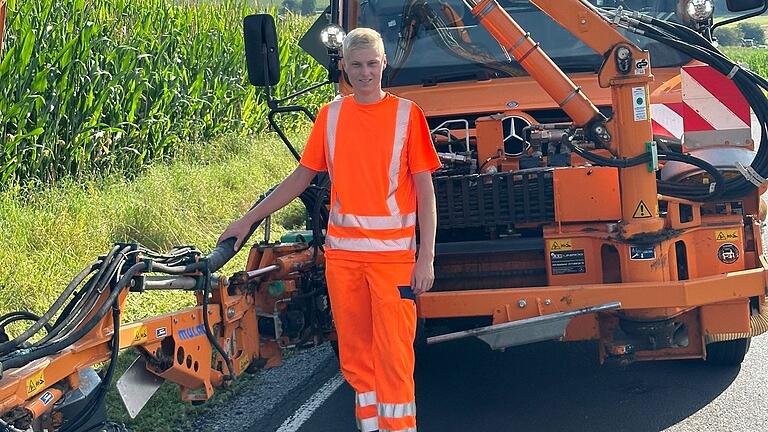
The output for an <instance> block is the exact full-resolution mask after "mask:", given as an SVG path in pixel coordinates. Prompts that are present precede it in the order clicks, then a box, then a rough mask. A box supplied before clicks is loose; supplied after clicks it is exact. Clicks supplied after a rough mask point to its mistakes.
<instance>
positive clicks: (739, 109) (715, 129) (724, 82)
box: [651, 65, 754, 149]
mask: <svg viewBox="0 0 768 432" xmlns="http://www.w3.org/2000/svg"><path fill="white" fill-rule="evenodd" d="M681 78H682V102H678V103H666V104H652V105H651V117H652V119H653V133H654V134H655V135H661V136H667V137H674V138H678V139H682V141H683V144H684V146H685V148H686V149H695V148H702V147H712V146H723V145H728V146H738V147H748V148H751V149H752V148H754V143H753V141H752V136H751V112H750V108H749V104H748V103H747V100H746V99H744V96H742V95H741V93H740V92H739V90H738V88H736V85H735V84H734V83H733V82H732V81H731V80H730V79H728V77H726V76H724V75H723V74H721V73H720V72H718V71H716V70H715V69H713V68H711V67H709V66H707V65H697V66H685V67H683V68H682V70H681Z"/></svg>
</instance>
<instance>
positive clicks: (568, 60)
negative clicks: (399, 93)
mask: <svg viewBox="0 0 768 432" xmlns="http://www.w3.org/2000/svg"><path fill="white" fill-rule="evenodd" d="M590 2H591V3H592V4H594V5H596V6H599V7H603V8H616V7H619V6H622V7H624V8H625V9H631V10H638V11H641V12H643V13H645V14H648V15H652V16H654V17H656V18H660V19H664V20H670V21H677V22H680V20H679V19H678V17H677V15H676V14H675V6H676V4H677V2H676V1H675V0H590ZM499 4H501V5H502V7H504V9H505V10H506V11H507V13H509V14H510V15H511V16H512V17H513V18H514V19H515V20H516V21H517V22H518V24H520V25H521V26H522V27H523V28H524V29H525V30H526V31H528V32H530V33H531V36H532V37H533V39H534V40H535V41H537V42H539V43H540V44H541V47H542V48H543V49H544V51H545V52H546V53H547V54H548V55H549V56H550V57H551V58H552V60H553V61H554V62H555V63H556V64H557V65H558V66H559V67H560V68H561V69H563V71H565V72H566V73H572V72H596V71H597V70H598V69H599V68H600V65H601V64H602V57H601V56H600V55H598V54H597V53H596V52H594V51H593V50H592V49H590V48H589V47H587V46H586V45H584V44H583V43H582V42H581V41H579V40H578V39H576V38H575V37H574V36H572V35H571V34H570V33H569V32H568V31H566V30H565V29H563V28H562V27H560V25H558V24H557V23H556V22H555V21H553V20H552V19H551V18H549V17H548V16H547V15H546V14H544V13H543V12H541V11H540V10H539V9H538V8H536V6H534V5H532V4H531V3H530V2H529V1H528V0H499ZM358 26H361V27H372V28H375V29H376V30H378V31H379V32H380V33H381V35H382V37H383V38H384V45H385V50H386V52H387V59H388V63H389V67H387V70H386V71H385V73H384V86H385V87H392V86H403V85H433V84H437V83H440V82H450V81H463V80H471V79H476V80H484V79H493V78H502V77H513V76H522V75H527V73H526V72H525V71H524V70H522V68H521V67H520V66H519V65H518V64H517V63H516V62H515V61H514V60H513V59H510V58H509V57H508V56H507V54H506V52H505V51H504V50H502V48H501V47H500V45H499V44H498V42H496V41H495V40H494V39H493V37H492V36H491V35H490V34H489V33H488V32H487V31H486V30H485V29H484V28H483V27H482V26H481V25H479V23H478V22H477V20H476V19H475V18H474V17H473V16H472V14H471V13H470V12H469V10H468V9H467V7H466V6H465V4H464V3H463V1H462V0H362V1H361V3H360V12H359V16H358ZM624 35H625V36H626V37H627V38H628V39H629V40H631V41H633V42H634V43H635V44H637V45H638V46H639V47H640V48H642V49H646V50H649V51H650V52H651V66H653V67H669V66H679V65H682V64H685V63H686V62H687V61H688V60H689V58H687V57H686V56H684V55H683V54H681V53H679V52H678V51H676V50H674V49H672V48H669V47H667V46H664V45H661V44H659V43H658V42H655V41H653V40H651V39H648V38H645V37H642V36H638V35H634V34H629V33H624Z"/></svg>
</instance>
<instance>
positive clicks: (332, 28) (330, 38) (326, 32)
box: [320, 24, 347, 50]
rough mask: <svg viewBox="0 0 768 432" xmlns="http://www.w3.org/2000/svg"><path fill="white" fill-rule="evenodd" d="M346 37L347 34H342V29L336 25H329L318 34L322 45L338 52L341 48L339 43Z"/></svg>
mask: <svg viewBox="0 0 768 432" xmlns="http://www.w3.org/2000/svg"><path fill="white" fill-rule="evenodd" d="M346 35H347V33H346V32H344V29H343V28H341V27H339V26H337V25H336V24H331V25H329V26H328V27H326V28H324V29H323V31H321V32H320V40H321V41H323V45H325V47H326V48H328V49H331V50H338V49H340V48H341V42H342V41H343V40H344V37H345V36H346Z"/></svg>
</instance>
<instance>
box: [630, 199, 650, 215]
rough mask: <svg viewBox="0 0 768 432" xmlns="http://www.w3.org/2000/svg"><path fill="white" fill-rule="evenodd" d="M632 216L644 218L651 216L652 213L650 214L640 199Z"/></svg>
mask: <svg viewBox="0 0 768 432" xmlns="http://www.w3.org/2000/svg"><path fill="white" fill-rule="evenodd" d="M632 217H633V218H635V219H644V218H649V217H653V214H651V211H650V210H648V206H647V205H645V203H644V202H642V201H640V204H638V205H637V208H636V209H635V213H634V214H633V215H632Z"/></svg>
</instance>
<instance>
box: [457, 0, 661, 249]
mask: <svg viewBox="0 0 768 432" xmlns="http://www.w3.org/2000/svg"><path fill="white" fill-rule="evenodd" d="M466 1H467V6H469V7H470V8H471V12H472V14H473V15H474V16H475V17H477V19H478V21H479V22H480V24H481V25H482V26H483V27H485V28H486V29H487V30H488V32H490V33H491V35H492V36H493V37H494V38H495V39H496V40H497V41H498V42H499V43H500V44H501V45H502V46H503V47H505V48H506V49H507V51H508V52H509V53H510V54H511V55H512V56H513V57H514V58H515V60H517V62H518V63H520V65H521V66H522V67H523V68H525V70H527V71H528V73H529V74H530V75H531V77H533V79H535V80H536V81H537V82H538V83H539V85H541V87H542V88H543V89H544V90H545V91H546V92H547V93H548V94H549V95H550V96H551V97H552V99H553V100H555V102H557V103H558V104H559V105H560V107H561V108H562V109H563V110H564V111H565V113H566V114H568V116H569V117H570V118H571V119H573V121H574V123H575V125H576V126H578V127H583V128H584V132H585V136H586V138H587V140H589V141H592V142H594V143H596V144H597V146H598V147H603V148H608V149H611V151H612V152H613V153H614V154H615V155H616V156H619V157H623V158H633V157H637V156H641V155H643V154H646V153H647V152H648V151H649V149H648V145H652V142H653V133H652V127H651V117H650V104H649V102H648V99H649V87H648V84H649V83H650V81H652V80H653V75H651V68H650V58H649V54H648V52H647V51H642V50H640V49H639V48H638V47H637V46H635V45H634V44H633V43H631V42H630V41H629V40H627V39H626V38H625V37H624V36H622V35H621V34H620V33H619V32H618V31H616V29H615V28H613V27H612V26H611V24H609V23H608V22H606V20H605V19H604V18H603V17H601V16H600V14H599V13H598V12H597V11H596V10H594V9H593V8H591V7H588V6H587V5H586V4H585V3H584V2H583V1H581V0H567V1H565V0H563V1H558V2H547V1H542V0H538V1H533V3H534V4H535V5H536V6H537V7H539V8H540V9H541V10H542V11H544V12H545V13H547V14H549V15H550V16H551V17H552V18H554V19H555V20H556V21H557V22H558V23H560V25H562V26H563V27H564V28H565V29H566V30H568V31H569V32H570V33H572V34H573V35H574V36H575V37H577V38H579V39H581V40H582V41H584V42H585V43H587V44H588V45H590V46H591V47H592V48H593V49H595V50H597V51H598V52H599V53H600V54H602V55H603V56H604V58H605V61H604V63H603V66H602V67H601V70H600V72H599V74H598V80H599V83H600V85H601V86H602V87H610V88H611V96H612V98H611V104H612V108H613V114H612V117H611V119H610V120H609V121H607V120H606V119H605V117H604V116H603V115H602V114H601V113H600V112H599V111H598V109H597V108H596V107H595V105H594V104H592V102H591V101H590V100H589V98H588V97H587V96H586V95H585V94H584V93H582V92H581V89H580V88H578V87H577V86H576V85H575V84H574V83H573V81H571V80H570V78H568V77H567V76H566V75H565V74H564V73H563V72H562V71H561V70H560V68H558V67H557V65H555V63H554V62H553V61H552V60H551V59H550V58H549V56H547V54H546V53H545V52H544V51H543V50H542V49H541V48H540V47H539V44H538V43H536V42H535V41H534V40H533V39H532V38H531V36H530V34H529V33H526V32H525V30H523V28H522V27H520V26H519V25H518V24H517V22H515V20H514V19H513V18H512V17H511V16H510V15H509V14H508V13H507V12H506V11H505V10H504V8H502V7H501V6H500V5H499V4H498V2H497V1H496V0H479V2H478V1H476V0H466ZM620 181H621V184H622V185H632V187H631V188H630V187H626V188H622V216H623V220H625V221H630V222H628V224H629V225H632V226H628V227H627V229H626V232H625V234H626V235H627V236H628V237H630V236H632V235H634V234H636V233H638V232H653V231H657V230H659V229H660V228H661V226H662V221H661V219H660V218H658V217H651V218H647V219H645V220H642V221H640V220H637V219H634V220H633V217H632V216H633V212H635V209H636V208H637V206H638V203H644V204H645V205H649V204H648V203H651V204H650V205H651V206H654V207H652V208H655V206H656V205H657V189H656V178H655V173H654V172H652V171H649V170H647V169H646V168H645V167H644V166H641V165H636V166H633V167H629V168H626V169H622V170H621V171H620Z"/></svg>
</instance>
